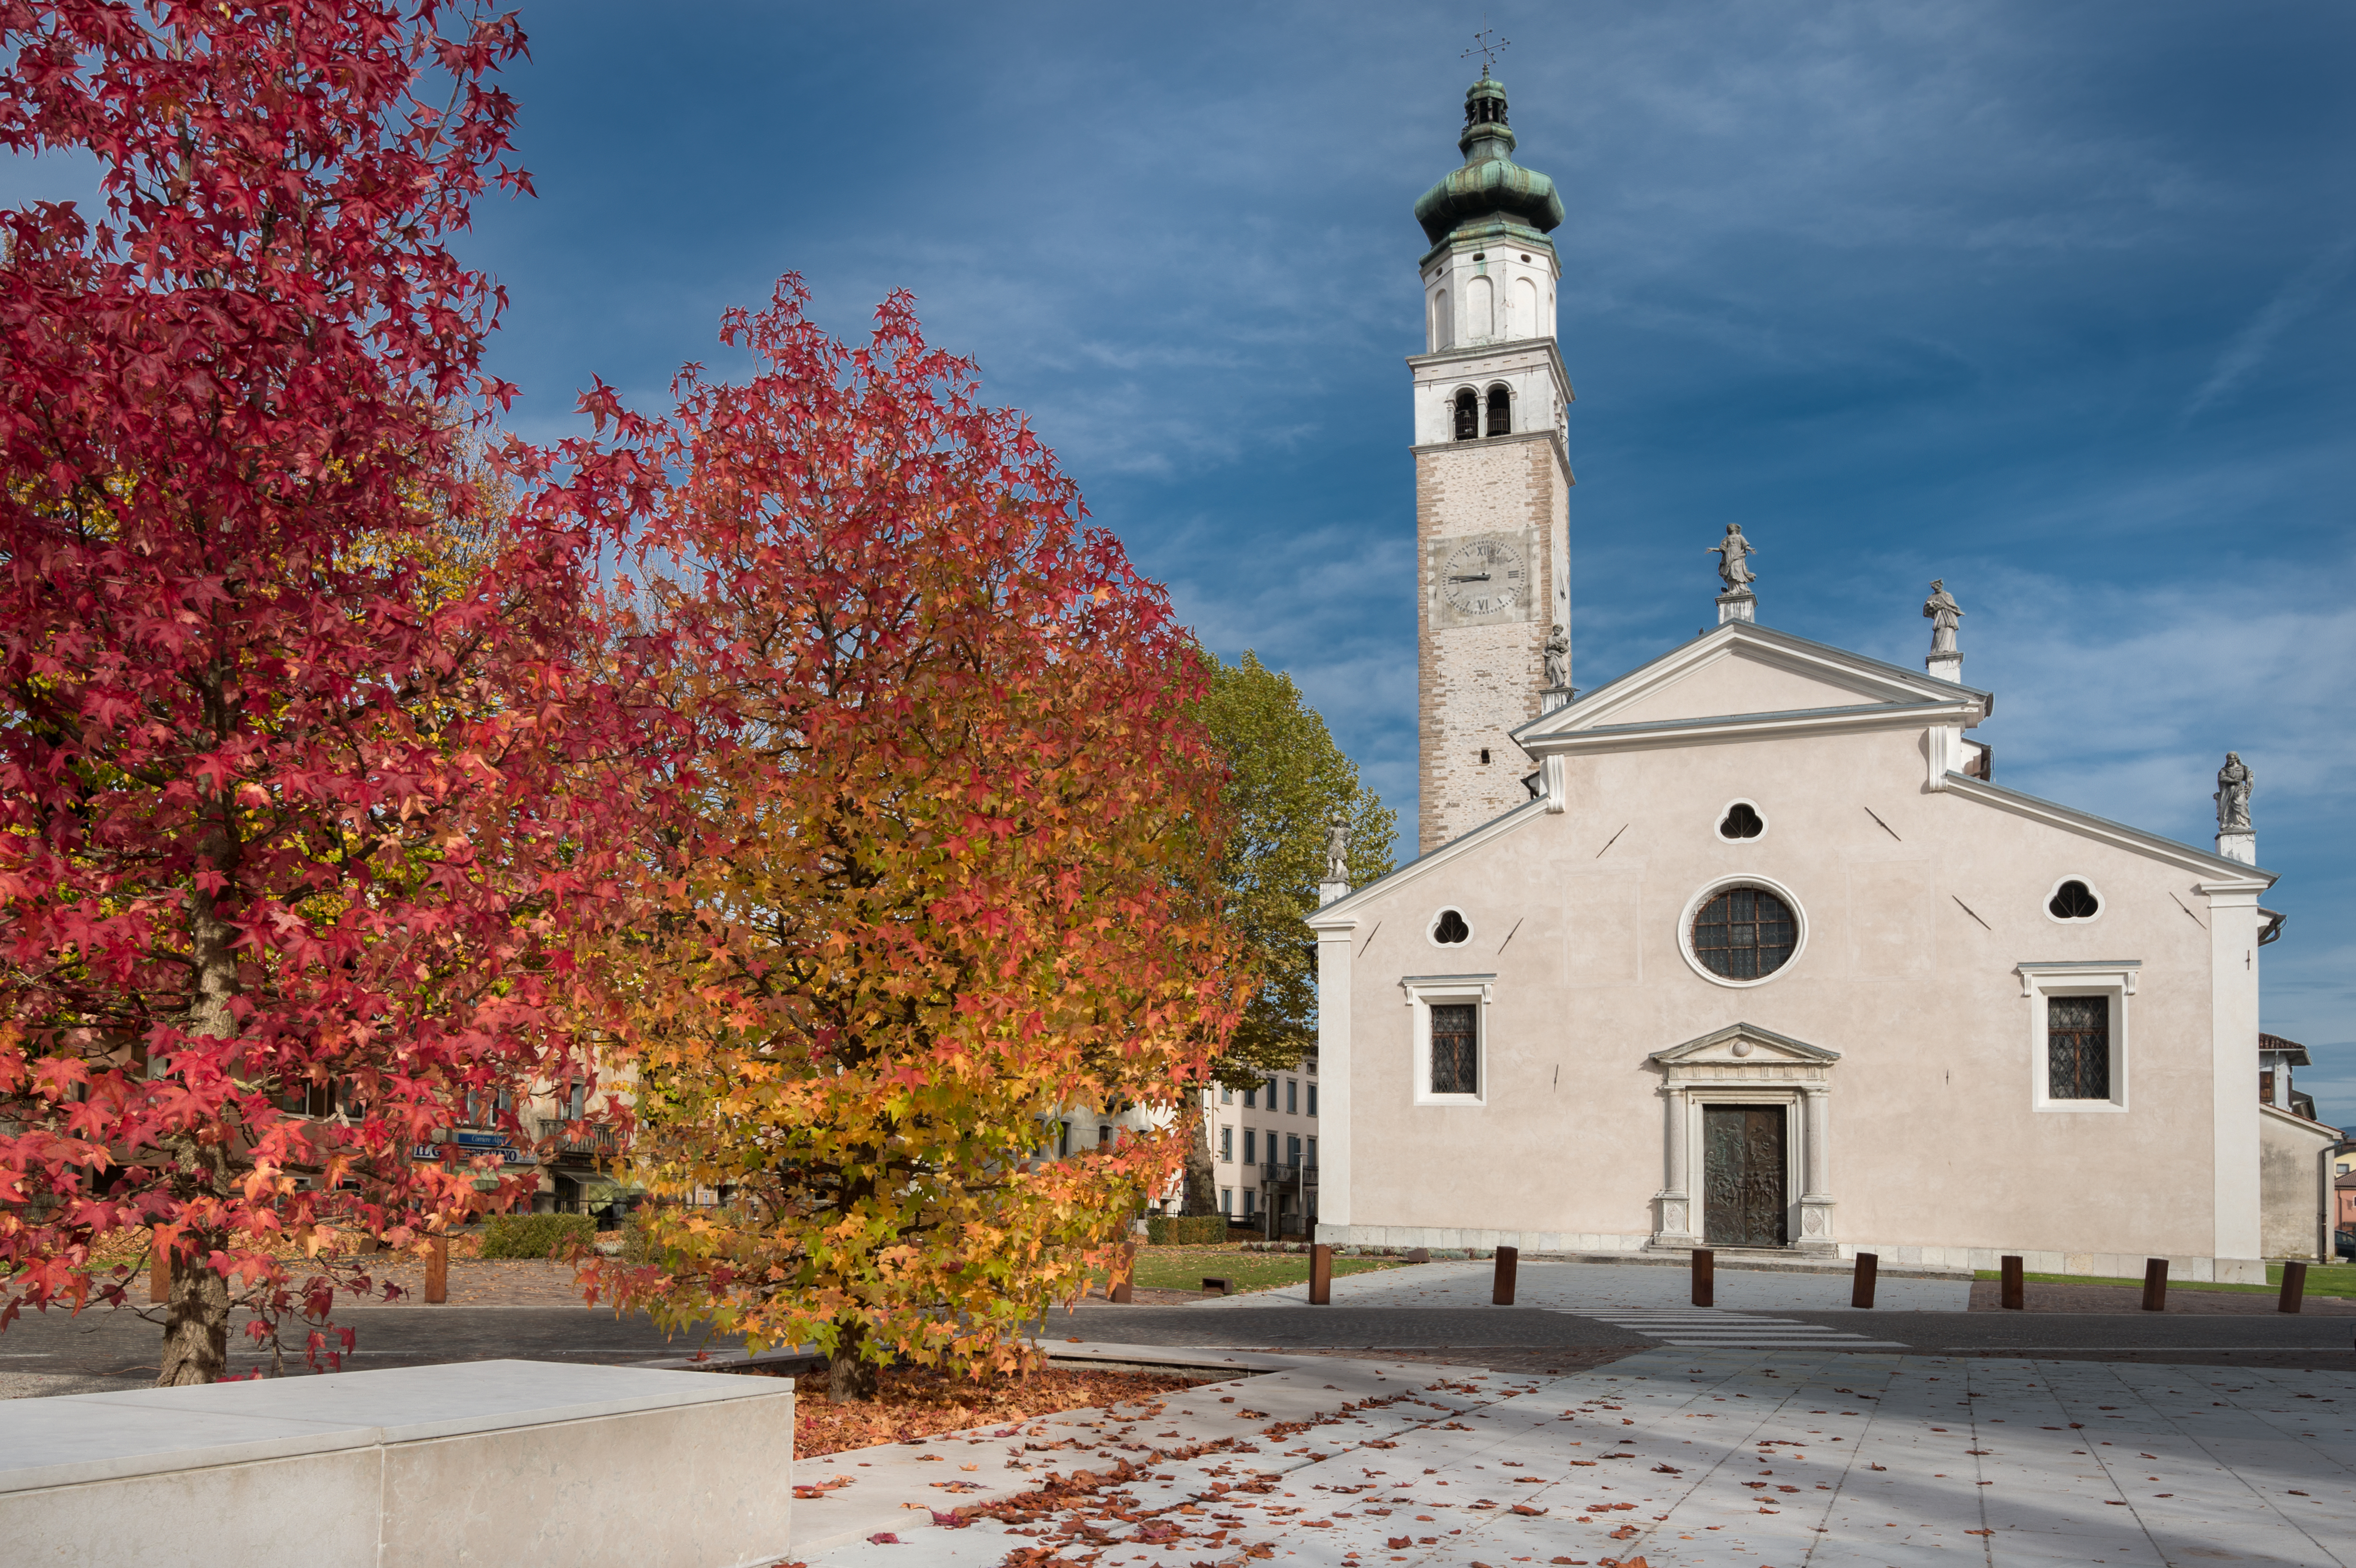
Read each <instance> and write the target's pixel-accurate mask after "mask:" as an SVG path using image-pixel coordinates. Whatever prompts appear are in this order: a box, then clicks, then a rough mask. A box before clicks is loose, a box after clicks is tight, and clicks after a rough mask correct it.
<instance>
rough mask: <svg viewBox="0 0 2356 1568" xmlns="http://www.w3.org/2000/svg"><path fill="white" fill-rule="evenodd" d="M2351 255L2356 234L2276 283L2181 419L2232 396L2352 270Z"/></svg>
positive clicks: (2353, 255)
mask: <svg viewBox="0 0 2356 1568" xmlns="http://www.w3.org/2000/svg"><path fill="white" fill-rule="evenodd" d="M2351 261H2356V235H2351V236H2349V237H2348V238H2346V239H2344V240H2340V242H2339V243H2338V244H2336V245H2333V246H2331V247H2330V248H2329V249H2328V250H2326V251H2324V252H2323V253H2322V254H2321V255H2319V256H2318V257H2316V258H2315V260H2313V261H2309V262H2308V264H2307V265H2306V266H2304V267H2302V268H2300V269H2299V270H2298V272H2297V273H2296V274H2294V275H2293V276H2292V277H2291V278H2290V280H2289V281H2288V282H2286V283H2284V284H2283V285H2282V287H2280V288H2278V289H2276V291H2275V292H2274V295H2273V297H2272V298H2270V299H2268V300H2267V301H2266V303H2265V304H2264V305H2262V306H2260V307H2259V309H2258V313H2257V314H2256V315H2254V316H2252V317H2251V318H2250V319H2249V321H2248V323H2247V324H2246V325H2244V326H2243V328H2242V330H2241V331H2239V332H2237V333H2235V334H2234V335H2233V341H2232V342H2230V343H2228V344H2226V345H2225V347H2224V351H2223V352H2222V353H2221V354H2219V355H2218V356H2217V363H2216V364H2215V365H2214V366H2212V367H2211V368H2210V371H2209V377H2208V379H2206V380H2204V381H2202V382H2201V386H2200V389H2198V390H2197V391H2195V392H2194V393H2193V394H2192V397H2191V400H2190V401H2188V402H2187V403H2186V404H2185V405H2184V412H2183V414H2182V416H2181V417H2180V418H2179V421H2178V422H2179V424H2181V423H2189V422H2190V421H2191V420H2192V419H2193V418H2194V417H2195V416H2196V415H2198V414H2199V413H2200V412H2201V411H2202V410H2204V409H2206V408H2208V407H2209V406H2210V405H2211V403H2214V402H2217V401H2220V400H2222V399H2225V398H2228V397H2231V396H2232V395H2233V393H2234V391H2236V390H2237V389H2239V388H2240V387H2241V385H2242V384H2243V383H2244V381H2246V380H2248V379H2249V378H2250V376H2251V374H2252V372H2254V371H2255V370H2256V369H2257V368H2258V367H2259V366H2260V365H2261V364H2264V363H2265V357H2266V356H2267V354H2269V353H2270V352H2272V351H2273V348H2274V346H2275V344H2276V341H2277V340H2278V339H2279V338H2280V337H2281V336H2282V335H2283V334H2284V332H2286V330H2288V329H2289V327H2290V326H2291V325H2292V324H2293V323H2295V322H2297V320H2298V319H2299V318H2300V317H2302V316H2304V315H2308V313H2309V312H2310V311H2312V310H2314V309H2315V307H2316V306H2317V305H2319V304H2322V303H2323V301H2324V299H2325V297H2326V296H2327V295H2329V293H2330V292H2331V290H2332V289H2333V288H2334V287H2335V286H2336V285H2337V284H2338V283H2340V279H2342V278H2344V277H2346V276H2347V275H2348V268H2349V264H2350V263H2351Z"/></svg>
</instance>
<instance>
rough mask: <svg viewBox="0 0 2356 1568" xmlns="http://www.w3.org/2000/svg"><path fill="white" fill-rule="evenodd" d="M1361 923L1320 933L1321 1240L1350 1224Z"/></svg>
mask: <svg viewBox="0 0 2356 1568" xmlns="http://www.w3.org/2000/svg"><path fill="white" fill-rule="evenodd" d="M1357 934H1358V933H1357V927H1356V925H1355V923H1352V924H1350V925H1347V926H1343V927H1339V928H1333V929H1326V930H1321V931H1319V932H1318V933H1317V1080H1318V1086H1319V1088H1320V1089H1321V1090H1322V1091H1323V1098H1324V1102H1325V1103H1324V1104H1323V1105H1322V1106H1320V1107H1319V1108H1318V1109H1319V1115H1318V1117H1317V1125H1318V1126H1319V1127H1320V1128H1321V1129H1323V1130H1322V1131H1320V1133H1319V1134H1318V1140H1319V1141H1318V1145H1317V1155H1318V1167H1319V1169H1318V1175H1317V1179H1318V1186H1319V1192H1318V1199H1317V1236H1318V1239H1319V1240H1320V1241H1325V1240H1330V1239H1332V1237H1333V1236H1334V1235H1337V1234H1339V1233H1340V1232H1341V1230H1342V1229H1343V1228H1345V1227H1347V1226H1348V1224H1349V1223H1350V1172H1351V1168H1352V1154H1353V1150H1352V1147H1351V1134H1350V1127H1351V1116H1350V1110H1351V1103H1352V1100H1353V1099H1354V1097H1355V1083H1354V1082H1353V1079H1354V1077H1355V1068H1354V1064H1353V1063H1352V1061H1351V1059H1350V957H1351V944H1352V943H1353V942H1355V940H1356V937H1357Z"/></svg>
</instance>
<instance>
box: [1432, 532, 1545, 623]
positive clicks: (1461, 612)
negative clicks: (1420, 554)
mask: <svg viewBox="0 0 2356 1568" xmlns="http://www.w3.org/2000/svg"><path fill="white" fill-rule="evenodd" d="M1530 547H1531V541H1530V540H1528V539H1524V538H1521V537H1518V536H1515V535H1511V534H1476V535H1474V536H1473V537H1472V538H1471V539H1433V540H1431V541H1430V546H1429V548H1428V551H1427V553H1428V554H1429V555H1430V558H1431V561H1432V567H1431V571H1430V577H1431V589H1432V596H1433V598H1434V599H1435V600H1436V601H1437V603H1435V604H1434V605H1433V609H1434V611H1435V612H1436V613H1435V614H1434V619H1435V620H1436V621H1437V622H1438V623H1439V624H1441V625H1443V626H1479V625H1496V624H1504V623H1507V622H1514V621H1526V620H1528V619H1529V605H1530V560H1531V558H1532V556H1533V555H1534V553H1535V552H1534V551H1533V550H1532V549H1531V548H1530Z"/></svg>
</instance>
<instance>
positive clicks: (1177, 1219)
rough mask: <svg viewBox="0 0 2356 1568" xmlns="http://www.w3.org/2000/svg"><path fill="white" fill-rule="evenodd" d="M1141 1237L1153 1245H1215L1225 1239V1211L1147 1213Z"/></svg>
mask: <svg viewBox="0 0 2356 1568" xmlns="http://www.w3.org/2000/svg"><path fill="white" fill-rule="evenodd" d="M1145 1239H1146V1241H1147V1242H1148V1243H1151V1244H1152V1245H1154V1246H1157V1247H1187V1246H1193V1247H1199V1246H1203V1245H1205V1244H1206V1243H1207V1244H1209V1245H1213V1246H1216V1245H1217V1244H1219V1243H1223V1242H1225V1241H1226V1239H1227V1217H1226V1215H1225V1214H1194V1215H1181V1214H1148V1215H1147V1216H1146V1217H1145Z"/></svg>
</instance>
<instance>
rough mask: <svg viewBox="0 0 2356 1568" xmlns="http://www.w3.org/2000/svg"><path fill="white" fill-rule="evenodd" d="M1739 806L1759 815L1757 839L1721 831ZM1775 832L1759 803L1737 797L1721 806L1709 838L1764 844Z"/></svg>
mask: <svg viewBox="0 0 2356 1568" xmlns="http://www.w3.org/2000/svg"><path fill="white" fill-rule="evenodd" d="M1738 805H1747V806H1749V807H1750V808H1751V810H1752V811H1753V812H1754V813H1756V814H1757V816H1758V817H1759V835H1758V837H1755V838H1729V837H1727V836H1726V835H1725V834H1723V833H1721V832H1719V829H1720V828H1721V827H1725V826H1726V819H1727V818H1728V817H1729V816H1732V815H1733V814H1734V808H1735V807H1736V806H1738ZM1774 831H1775V820H1774V818H1772V817H1771V816H1768V815H1767V814H1766V813H1765V812H1764V811H1761V810H1760V809H1759V803H1758V802H1757V801H1755V800H1752V799H1751V797H1750V796H1748V795H1737V796H1735V797H1734V798H1733V799H1732V800H1730V801H1728V802H1727V803H1726V804H1725V805H1721V806H1719V808H1718V816H1717V819H1716V820H1715V821H1713V822H1711V823H1710V825H1709V836H1710V837H1713V838H1715V839H1717V840H1718V841H1719V843H1721V844H1762V843H1764V842H1766V839H1767V836H1768V835H1769V834H1770V833H1772V832H1774ZM1695 907H1696V908H1699V907H1700V906H1699V905H1696V906H1695ZM1793 956H1794V957H1797V956H1799V955H1798V954H1796V953H1795V954H1794V955H1793Z"/></svg>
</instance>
